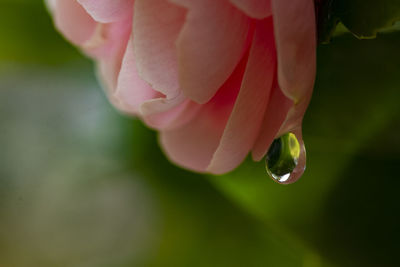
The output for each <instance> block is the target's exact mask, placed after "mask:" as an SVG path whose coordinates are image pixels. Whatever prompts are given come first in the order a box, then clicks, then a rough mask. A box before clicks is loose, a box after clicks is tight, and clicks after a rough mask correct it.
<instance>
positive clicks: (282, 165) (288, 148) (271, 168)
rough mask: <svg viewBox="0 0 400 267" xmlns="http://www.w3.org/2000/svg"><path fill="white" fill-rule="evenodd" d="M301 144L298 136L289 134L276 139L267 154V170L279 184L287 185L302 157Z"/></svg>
mask: <svg viewBox="0 0 400 267" xmlns="http://www.w3.org/2000/svg"><path fill="white" fill-rule="evenodd" d="M300 150H301V147H300V144H299V141H298V140H297V137H296V135H294V134H293V133H287V134H284V135H282V136H281V137H279V138H277V139H275V140H274V141H273V142H272V144H271V146H270V148H269V150H268V153H267V158H266V169H267V172H268V174H269V175H270V176H271V178H272V179H274V180H275V181H277V182H278V183H287V182H288V181H289V179H290V175H291V174H292V172H293V170H294V169H295V168H296V166H297V164H298V162H299V157H300Z"/></svg>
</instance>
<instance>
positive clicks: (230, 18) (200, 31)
mask: <svg viewBox="0 0 400 267" xmlns="http://www.w3.org/2000/svg"><path fill="white" fill-rule="evenodd" d="M170 1H171V2H174V3H176V4H179V5H181V6H183V7H185V8H186V9H187V10H188V13H187V16H186V22H185V25H184V27H183V29H182V31H181V33H180V35H179V38H178V40H177V42H176V45H177V48H178V62H179V81H180V86H181V89H182V91H183V92H184V94H185V95H186V96H187V97H188V98H190V99H192V100H193V101H196V102H198V103H205V102H207V101H208V100H210V99H211V98H212V96H213V95H214V94H215V93H216V92H217V90H218V89H219V88H220V87H221V86H222V84H223V83H224V82H225V81H226V80H227V79H228V77H229V76H230V75H231V73H232V72H233V70H234V69H235V67H236V65H237V64H238V62H239V61H240V59H241V58H242V56H243V54H244V52H245V51H246V49H247V45H248V40H247V39H248V31H249V27H250V26H249V25H250V20H249V18H248V17H247V16H245V15H244V14H243V13H242V12H240V11H239V10H237V9H236V8H235V7H234V6H232V5H231V4H230V3H229V2H228V1H226V0H223V1H215V0H201V1H200V0H197V1H186V0H170Z"/></svg>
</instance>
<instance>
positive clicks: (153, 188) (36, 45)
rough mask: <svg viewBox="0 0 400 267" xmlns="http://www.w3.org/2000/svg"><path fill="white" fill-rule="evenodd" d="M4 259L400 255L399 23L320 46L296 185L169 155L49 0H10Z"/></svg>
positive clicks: (176, 261)
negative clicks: (110, 96) (392, 29)
mask: <svg viewBox="0 0 400 267" xmlns="http://www.w3.org/2000/svg"><path fill="white" fill-rule="evenodd" d="M0 36H1V39H0V40H1V42H0V266H1V267H14V266H15V267H20V266H22V267H25V266H28V267H30V266H35V267H36V266H37V267H47V266H51V267H53V266H82V267H87V266H95V267H98V266H101V267H103V266H104V267H106V266H116V267H119V266H121V267H125V266H289V267H290V266H304V267H317V266H399V264H400V262H399V260H398V255H397V254H398V252H400V230H399V227H400V217H399V212H400V208H399V204H400V201H399V196H400V194H399V193H398V191H397V190H398V189H399V188H400V179H399V178H400V177H399V176H400V175H399V174H398V168H399V167H400V137H399V130H400V105H399V100H400V90H399V87H400V53H399V47H400V34H399V33H390V34H389V33H388V34H381V35H379V36H378V39H376V40H368V41H367V40H364V41H359V40H357V39H355V38H354V37H352V36H351V35H349V34H345V35H341V36H339V37H336V38H334V39H333V41H332V42H331V44H329V45H324V46H320V47H319V49H318V75H317V82H316V87H315V90H314V96H313V100H312V102H311V105H310V107H309V109H308V112H307V115H306V117H305V122H304V139H305V142H306V147H307V153H308V165H307V170H306V172H305V175H304V176H303V178H302V179H301V180H300V181H298V182H297V183H296V184H293V185H290V186H282V185H279V184H276V183H274V182H273V181H272V180H271V179H269V178H268V177H267V175H266V173H265V170H264V164H263V163H262V162H261V163H254V162H252V161H251V160H247V161H246V162H245V163H244V164H243V165H242V166H240V167H239V168H238V169H237V170H235V171H234V172H232V173H230V174H227V175H224V176H217V177H215V176H207V175H198V174H194V173H191V172H187V171H185V170H182V169H179V168H178V167H176V166H173V165H172V164H170V163H169V162H168V161H167V159H166V158H165V156H164V155H163V154H162V153H161V152H160V149H159V147H158V144H157V136H156V133H154V132H153V131H151V130H149V129H147V128H146V127H145V126H144V125H143V124H142V123H141V122H140V121H138V120H135V119H132V118H128V117H125V116H123V115H121V114H119V113H118V112H117V111H115V110H114V109H113V108H112V107H111V105H110V104H109V103H108V102H107V100H106V98H105V96H104V94H103V92H102V90H101V88H100V86H99V84H98V82H97V81H96V78H95V75H94V67H93V64H92V62H91V61H90V60H88V59H86V58H84V57H83V56H82V55H81V54H80V53H79V52H78V51H77V50H76V49H75V48H74V47H72V46H71V45H69V44H68V43H67V42H65V41H64V40H63V39H62V37H61V36H60V35H59V34H58V33H57V32H56V31H55V30H54V29H53V26H52V22H51V20H50V18H49V16H48V14H47V12H46V10H45V8H44V6H43V4H42V2H41V1H40V0H0Z"/></svg>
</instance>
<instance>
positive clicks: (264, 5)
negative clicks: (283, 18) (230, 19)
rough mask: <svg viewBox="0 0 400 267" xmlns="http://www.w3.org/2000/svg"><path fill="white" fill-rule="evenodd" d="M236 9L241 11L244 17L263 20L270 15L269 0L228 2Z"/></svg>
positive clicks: (234, 0) (233, 0) (235, 0)
mask: <svg viewBox="0 0 400 267" xmlns="http://www.w3.org/2000/svg"><path fill="white" fill-rule="evenodd" d="M230 1H231V3H232V4H234V5H235V6H236V7H237V8H239V9H240V10H242V11H243V12H244V13H246V15H248V16H250V17H252V18H256V19H263V18H266V17H268V16H270V15H271V14H272V12H271V0H230Z"/></svg>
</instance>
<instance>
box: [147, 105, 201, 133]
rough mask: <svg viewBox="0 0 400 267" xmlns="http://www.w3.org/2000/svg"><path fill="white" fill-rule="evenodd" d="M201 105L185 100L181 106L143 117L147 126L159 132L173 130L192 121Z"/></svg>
mask: <svg viewBox="0 0 400 267" xmlns="http://www.w3.org/2000/svg"><path fill="white" fill-rule="evenodd" d="M200 109H201V105H200V104H197V103H194V102H192V101H190V100H185V101H184V102H182V103H180V104H179V105H177V106H175V107H173V108H171V109H169V110H167V111H164V112H161V113H153V114H148V115H146V116H143V119H144V121H145V122H146V124H147V125H148V126H150V127H152V128H155V129H158V130H172V129H175V128H178V127H182V126H183V125H184V124H186V123H188V122H189V121H191V120H192V119H193V118H194V117H195V116H196V115H197V113H198V112H199V111H200Z"/></svg>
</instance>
